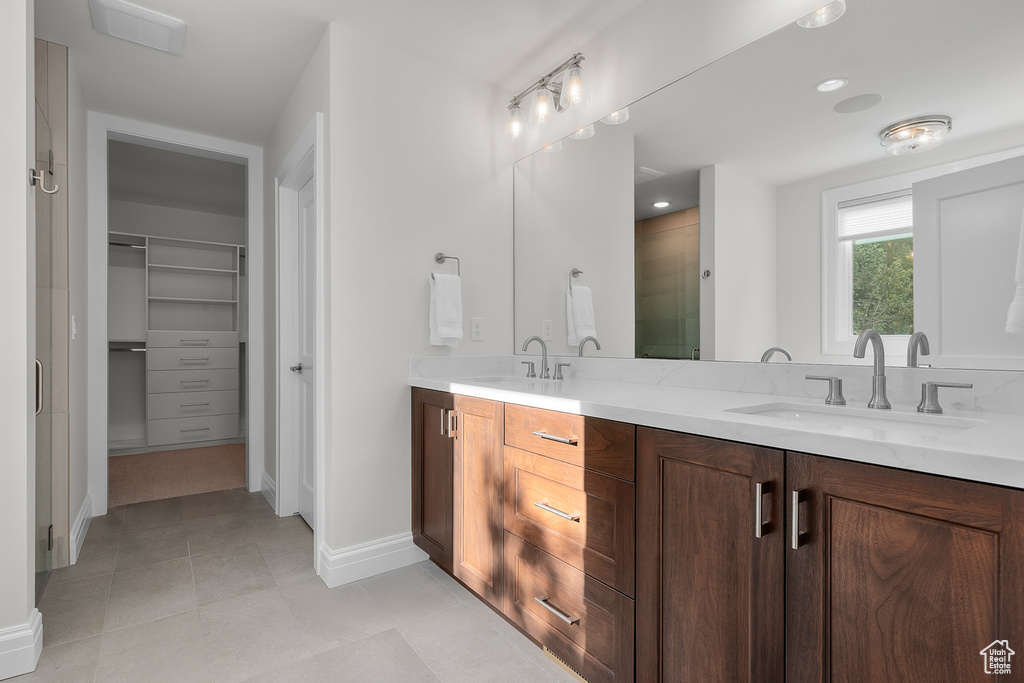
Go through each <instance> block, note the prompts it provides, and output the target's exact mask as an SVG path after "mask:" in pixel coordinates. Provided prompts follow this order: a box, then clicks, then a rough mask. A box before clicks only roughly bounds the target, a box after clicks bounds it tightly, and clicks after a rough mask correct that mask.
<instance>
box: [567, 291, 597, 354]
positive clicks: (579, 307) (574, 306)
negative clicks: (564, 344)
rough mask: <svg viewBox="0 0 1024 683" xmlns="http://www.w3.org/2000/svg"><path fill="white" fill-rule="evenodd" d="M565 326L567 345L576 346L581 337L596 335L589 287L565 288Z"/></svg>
mask: <svg viewBox="0 0 1024 683" xmlns="http://www.w3.org/2000/svg"><path fill="white" fill-rule="evenodd" d="M565 326H566V327H567V328H568V331H569V339H568V342H569V346H578V345H579V343H580V340H581V339H586V338H587V337H596V336H597V328H596V327H595V326H594V298H593V295H592V294H591V293H590V287H584V286H583V285H571V286H570V287H569V288H568V289H566V290H565Z"/></svg>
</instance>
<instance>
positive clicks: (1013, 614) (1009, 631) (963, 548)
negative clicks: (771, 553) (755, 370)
mask: <svg viewBox="0 0 1024 683" xmlns="http://www.w3.org/2000/svg"><path fill="white" fill-rule="evenodd" d="M786 474H787V498H788V501H789V502H788V504H787V506H786V507H787V520H788V521H787V525H789V524H792V521H793V517H794V509H796V510H795V511H796V513H797V517H796V522H797V525H798V527H797V529H796V531H799V532H800V533H801V534H802V535H801V537H800V538H799V539H798V541H799V542H798V543H796V545H797V546H799V547H798V548H797V549H793V547H792V546H793V541H792V539H791V538H789V536H790V535H791V533H792V532H790V533H788V534H787V544H786V545H787V551H786V554H787V557H786V573H787V576H786V580H787V611H786V622H787V624H786V631H787V633H786V648H787V659H786V661H787V679H788V680H791V681H872V682H873V683H881V682H884V681H912V680H913V681H966V680H981V679H983V678H985V675H984V672H985V669H984V666H985V661H983V660H984V657H983V656H982V655H981V651H982V650H983V649H985V648H986V647H987V646H988V645H990V644H992V643H993V642H994V641H996V640H1000V641H1008V644H1009V646H1010V647H1011V648H1016V649H1017V650H1018V651H1019V650H1020V648H1021V645H1020V644H1021V643H1024V613H1022V612H1021V605H1024V492H1022V491H1016V490H1012V489H1004V488H1000V487H997V486H988V485H984V484H976V483H970V482H963V481H959V480H953V479H946V478H942V477H935V476H930V475H925V474H918V473H915V472H903V471H899V470H893V469H888V468H882V467H875V466H871V465H864V464H860V463H853V462H846V461H842V460H835V459H831V458H822V457H818V456H811V455H803V454H799V453H790V454H788V459H787V470H786ZM794 491H795V492H797V493H798V495H800V496H801V497H802V498H803V501H802V502H800V503H799V504H797V503H796V502H795V501H793V500H792V495H793V492H794ZM787 528H789V527H788V526H787ZM1003 644H1004V645H1005V643H1003ZM1016 664H1017V663H1016V662H1013V667H1014V668H1017V666H1016Z"/></svg>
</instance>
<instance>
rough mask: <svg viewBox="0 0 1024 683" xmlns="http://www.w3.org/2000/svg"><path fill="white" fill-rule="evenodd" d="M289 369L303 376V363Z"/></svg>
mask: <svg viewBox="0 0 1024 683" xmlns="http://www.w3.org/2000/svg"><path fill="white" fill-rule="evenodd" d="M288 369H289V370H291V371H292V372H297V373H299V374H300V375H301V374H302V363H299V364H298V365H293V366H291V367H290V368H288Z"/></svg>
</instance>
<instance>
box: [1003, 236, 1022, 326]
mask: <svg viewBox="0 0 1024 683" xmlns="http://www.w3.org/2000/svg"><path fill="white" fill-rule="evenodd" d="M1014 280H1016V281H1017V291H1016V293H1015V294H1014V297H1013V301H1012V302H1011V303H1010V310H1008V311H1007V312H1006V331H1007V332H1009V333H1010V334H1024V217H1021V221H1020V240H1019V241H1018V244H1017V272H1016V274H1015V275H1014Z"/></svg>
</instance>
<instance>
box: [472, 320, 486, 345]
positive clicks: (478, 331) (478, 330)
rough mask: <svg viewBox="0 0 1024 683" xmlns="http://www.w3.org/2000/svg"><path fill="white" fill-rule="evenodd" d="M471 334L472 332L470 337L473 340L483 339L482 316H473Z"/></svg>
mask: <svg viewBox="0 0 1024 683" xmlns="http://www.w3.org/2000/svg"><path fill="white" fill-rule="evenodd" d="M471 334H472V337H471V338H472V340H473V341H483V340H484V319H483V318H473V326H472V332H471Z"/></svg>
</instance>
